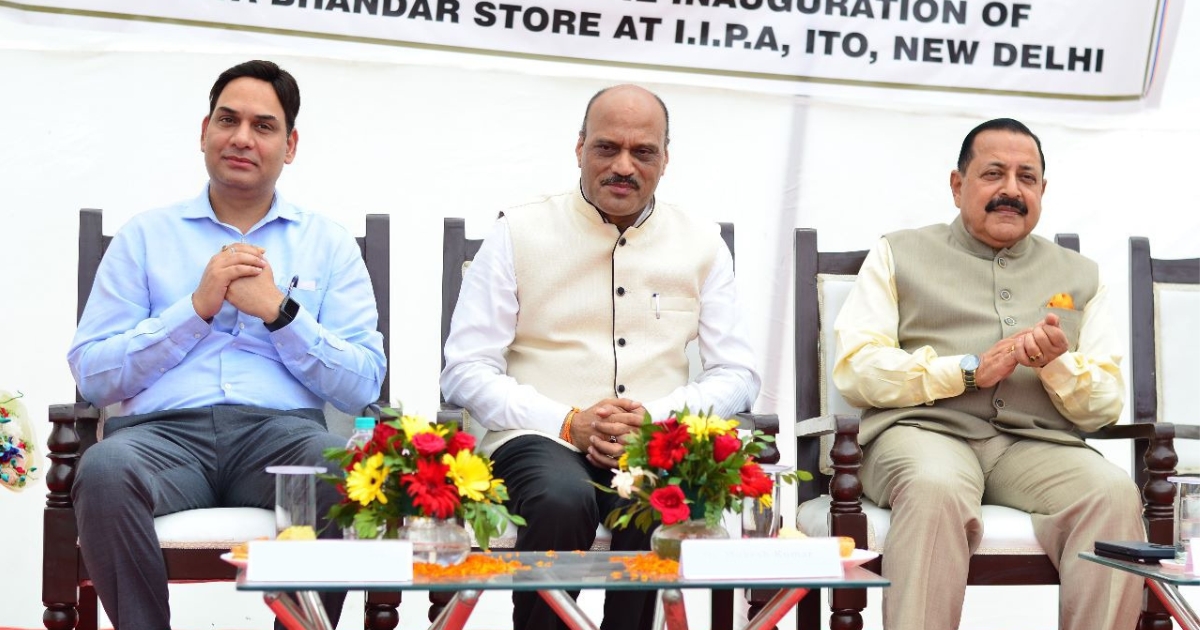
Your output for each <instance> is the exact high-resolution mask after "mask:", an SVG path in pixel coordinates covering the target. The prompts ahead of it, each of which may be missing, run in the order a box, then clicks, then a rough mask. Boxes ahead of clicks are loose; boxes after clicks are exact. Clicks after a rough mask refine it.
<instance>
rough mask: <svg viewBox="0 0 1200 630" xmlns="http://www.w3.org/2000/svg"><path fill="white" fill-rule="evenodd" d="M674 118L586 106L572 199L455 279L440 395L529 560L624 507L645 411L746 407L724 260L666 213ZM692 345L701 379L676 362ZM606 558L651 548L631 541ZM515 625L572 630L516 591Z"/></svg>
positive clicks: (633, 108) (543, 202)
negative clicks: (631, 444)
mask: <svg viewBox="0 0 1200 630" xmlns="http://www.w3.org/2000/svg"><path fill="white" fill-rule="evenodd" d="M668 132H669V127H668V117H667V109H666V106H665V105H663V103H662V101H661V100H659V99H658V97H657V96H655V95H654V94H651V93H650V92H648V91H646V90H644V89H642V88H639V87H636V86H631V85H623V86H617V87H613V88H608V89H606V90H602V91H601V92H599V93H598V94H596V96H594V97H593V98H592V100H591V101H590V102H589V103H588V107H587V110H586V111H585V114H584V122H583V127H582V129H581V130H580V132H579V139H578V142H577V143H576V147H575V154H576V156H577V158H578V161H579V168H580V172H581V176H580V181H579V186H578V187H576V188H575V189H573V190H571V191H569V192H567V193H564V194H561V195H556V196H551V197H546V198H543V199H540V200H538V201H536V202H533V203H529V204H526V205H523V206H518V207H515V208H510V209H508V210H505V211H504V212H503V213H502V215H501V218H500V220H498V221H497V222H496V224H495V225H494V226H493V228H492V231H491V233H490V234H488V236H487V238H486V239H485V241H484V243H483V245H482V247H481V248H480V250H479V253H478V254H477V255H476V256H475V258H474V260H473V262H472V263H471V265H470V267H469V268H468V270H467V272H466V273H465V274H464V276H463V285H462V291H461V293H460V294H459V299H458V305H457V307H456V309H455V312H454V319H453V321H452V323H451V327H450V336H449V338H448V339H447V341H446V348H445V356H446V368H445V370H444V371H443V372H442V378H441V385H442V392H443V393H444V395H445V397H446V400H447V401H448V402H451V403H455V404H458V405H461V406H463V407H464V408H465V409H466V410H467V411H468V412H469V415H470V423H471V425H473V426H471V427H470V428H472V430H473V431H475V432H476V433H477V435H479V436H480V447H481V449H482V450H483V451H484V452H486V453H488V454H490V455H491V457H492V460H493V462H494V464H495V467H494V472H495V474H496V476H498V477H500V478H503V479H504V480H505V482H506V485H507V486H508V491H509V496H510V498H511V501H510V504H509V508H510V510H512V511H513V512H515V513H517V514H520V515H521V516H523V517H524V518H525V520H526V521H527V522H528V526H526V527H523V528H521V530H520V531H519V533H518V537H517V548H518V549H521V550H550V549H553V550H560V551H566V550H576V549H587V548H589V547H590V546H591V544H592V542H593V539H594V538H595V533H596V527H597V525H598V524H599V523H600V522H601V520H602V519H603V518H604V517H605V516H607V515H608V513H609V512H611V511H612V510H613V509H614V508H616V507H617V506H618V505H619V502H620V501H622V500H621V499H619V498H618V497H617V496H616V495H614V494H608V493H604V492H601V491H599V490H597V489H596V488H595V487H594V486H593V485H591V483H590V482H596V483H598V484H600V485H602V486H608V485H609V482H610V481H611V479H612V468H613V467H614V466H615V465H616V461H617V458H618V457H620V455H621V453H622V450H623V443H622V439H623V436H625V435H626V434H627V433H630V432H632V431H634V430H635V429H636V427H639V426H640V425H641V423H642V421H643V418H644V416H645V414H647V413H649V414H650V416H651V417H652V418H654V419H655V420H661V419H665V418H667V417H668V415H669V414H670V412H671V411H672V410H678V409H682V408H683V407H684V406H685V405H686V406H688V407H689V408H691V409H704V410H708V409H709V408H711V409H712V410H713V411H714V412H715V413H717V414H721V415H723V416H729V415H732V414H734V413H736V412H739V411H745V410H748V409H749V408H750V405H751V404H752V403H753V402H754V399H755V398H756V397H757V395H758V388H759V383H760V381H759V377H758V374H757V373H756V372H755V370H754V368H753V367H752V363H753V356H752V353H751V351H750V346H749V343H748V341H747V339H746V335H745V333H744V331H743V327H742V325H741V322H740V320H739V317H738V309H737V294H736V291H735V288H734V277H733V259H732V257H731V255H730V252H729V250H728V249H727V248H726V247H725V244H724V241H722V240H721V237H720V231H719V229H718V226H717V225H716V224H714V223H711V222H706V221H701V220H698V219H695V218H692V217H691V216H689V215H687V214H686V213H684V212H682V211H680V210H679V209H677V208H674V207H672V206H670V205H667V204H663V203H659V202H657V201H656V199H655V197H654V191H655V188H656V187H657V186H658V181H659V179H660V178H661V177H662V175H663V172H664V170H665V169H666V165H667V159H668V154H667V143H668V139H669V133H668ZM693 339H698V342H699V348H700V358H701V362H702V364H703V366H702V368H703V371H702V373H701V374H700V375H699V376H698V377H697V378H696V379H694V380H692V381H691V382H689V378H688V374H689V369H688V360H687V357H686V356H685V353H684V350H685V346H687V344H688V342H690V341H692V340H693ZM612 548H613V549H614V550H643V549H648V548H649V534H648V533H645V532H641V531H639V530H638V529H637V528H626V529H623V530H617V531H614V532H613V539H612ZM653 596H654V593H652V592H638V591H613V592H610V593H608V595H607V597H606V600H605V606H604V622H603V624H602V626H601V627H602V628H606V629H610V630H634V629H636V628H649V627H650V625H651V621H652V619H653V612H654V605H653V604H654V602H653ZM513 601H514V606H513V627H514V628H518V629H522V630H541V629H543V628H545V629H550V628H565V627H566V626H565V624H563V623H562V622H561V621H559V620H558V618H557V617H556V616H555V614H554V613H553V611H552V610H551V609H550V608H549V606H547V605H546V604H545V603H544V602H542V601H541V599H540V597H538V595H537V594H536V593H515V594H514V596H513Z"/></svg>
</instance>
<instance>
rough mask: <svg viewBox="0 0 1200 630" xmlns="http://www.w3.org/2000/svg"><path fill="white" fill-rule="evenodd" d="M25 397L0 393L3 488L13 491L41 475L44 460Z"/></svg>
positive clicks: (0, 473)
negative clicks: (22, 398)
mask: <svg viewBox="0 0 1200 630" xmlns="http://www.w3.org/2000/svg"><path fill="white" fill-rule="evenodd" d="M22 396H24V394H22V393H21V392H17V394H16V395H15V396H14V395H12V394H10V393H9V392H6V391H3V390H0V486H3V487H5V488H8V489H9V490H12V491H13V492H19V491H21V490H23V489H25V486H26V485H28V484H29V483H30V482H32V481H36V480H37V478H38V477H40V476H41V460H42V457H41V453H40V452H39V451H38V443H37V438H36V437H35V435H34V432H33V426H32V425H30V424H29V420H28V419H27V418H28V415H29V414H28V413H27V412H26V411H25V405H24V404H22V403H21V401H20V399H21V397H22Z"/></svg>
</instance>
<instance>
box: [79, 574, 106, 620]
mask: <svg viewBox="0 0 1200 630" xmlns="http://www.w3.org/2000/svg"><path fill="white" fill-rule="evenodd" d="M76 628H77V630H100V602H99V598H98V597H96V587H94V586H92V584H91V583H90V582H88V583H87V584H85V585H84V586H81V587H79V625H78V626H76Z"/></svg>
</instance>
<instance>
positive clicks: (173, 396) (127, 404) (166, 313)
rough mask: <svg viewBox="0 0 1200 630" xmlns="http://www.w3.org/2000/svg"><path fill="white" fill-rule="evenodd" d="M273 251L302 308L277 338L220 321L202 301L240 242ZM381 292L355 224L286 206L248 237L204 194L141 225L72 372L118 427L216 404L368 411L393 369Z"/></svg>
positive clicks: (241, 316) (111, 271)
mask: <svg viewBox="0 0 1200 630" xmlns="http://www.w3.org/2000/svg"><path fill="white" fill-rule="evenodd" d="M239 241H240V242H244V243H251V244H253V245H257V246H259V247H262V248H264V249H265V250H266V253H265V254H264V256H265V257H266V259H267V261H268V262H269V263H270V264H271V268H272V270H273V272H274V275H275V284H276V285H277V286H278V287H279V289H280V290H281V291H286V290H287V287H288V285H289V284H290V283H291V281H292V277H293V276H296V277H297V279H298V280H297V283H296V287H295V288H294V289H292V292H291V296H292V298H293V299H295V300H296V301H297V302H299V303H300V305H301V309H300V313H299V315H297V317H296V318H295V320H294V321H292V323H291V324H288V325H287V326H284V327H283V328H281V329H279V330H278V331H275V332H269V331H268V330H267V329H266V327H265V326H263V322H262V320H261V319H259V318H257V317H254V316H252V315H247V314H245V313H242V312H239V311H238V310H237V309H236V308H234V307H233V305H231V304H229V303H228V302H226V303H225V305H224V306H223V307H222V308H221V311H220V312H219V313H218V314H217V315H216V317H214V318H213V321H212V324H211V325H210V324H208V323H206V322H205V321H204V320H203V319H201V318H200V316H198V315H197V314H196V311H195V309H194V307H193V306H192V292H193V291H195V290H196V288H197V287H198V286H199V284H200V277H201V275H202V274H203V272H204V268H205V266H206V265H207V264H208V261H209V259H210V258H212V256H213V255H214V254H216V253H218V252H219V251H220V250H221V247H222V246H225V245H228V244H230V243H234V242H239ZM377 319H378V314H377V311H376V308H375V297H374V293H373V292H372V290H371V280H370V277H369V276H368V275H367V269H366V265H365V264H364V263H363V260H362V255H361V254H360V250H359V248H358V245H357V243H356V242H355V240H354V238H353V236H352V235H351V234H350V233H349V232H348V231H347V230H346V229H345V228H343V227H342V226H341V225H339V224H337V223H335V222H334V221H331V220H330V219H328V218H325V217H322V216H320V215H317V214H313V213H311V212H308V211H306V210H304V209H301V208H298V207H296V206H294V205H292V204H290V203H288V202H286V201H284V200H283V199H282V198H280V196H279V195H278V193H276V195H275V199H274V201H273V202H272V204H271V209H270V210H269V211H268V212H267V214H266V216H265V217H263V219H262V220H261V221H259V222H258V224H256V225H255V226H254V227H253V228H251V229H250V231H249V232H248V233H246V234H244V235H243V234H242V233H241V232H239V231H238V230H237V229H236V228H234V227H232V226H229V225H225V224H222V223H220V222H219V221H218V220H217V218H216V215H215V214H214V213H213V210H212V206H211V205H210V204H209V200H208V187H207V186H205V189H204V191H203V192H202V193H201V194H200V196H198V197H196V198H195V199H192V200H190V201H185V202H182V203H179V204H177V205H174V206H170V207H167V208H161V209H158V210H151V211H149V212H144V213H142V214H139V215H137V216H135V217H134V218H132V219H131V220H130V221H129V222H128V223H127V224H126V225H125V226H124V227H123V228H122V229H121V230H120V231H119V232H118V233H117V235H116V236H115V237H114V238H113V240H112V243H111V244H110V245H109V247H108V250H107V251H106V253H105V255H104V259H103V261H102V262H101V263H100V269H99V271H98V272H97V275H96V282H95V284H94V285H93V287H92V292H91V297H90V298H89V299H88V303H87V307H86V309H85V310H84V312H83V318H82V320H81V321H80V322H79V328H78V329H77V330H76V332H75V339H74V341H73V342H72V343H71V349H70V351H69V352H68V354H67V361H68V363H69V364H70V366H71V372H72V374H74V376H75V382H76V383H78V385H79V390H80V392H82V394H83V397H84V398H85V399H87V400H88V401H89V402H92V403H93V404H96V405H99V406H107V405H110V404H113V403H118V404H119V406H118V408H117V411H116V413H117V415H131V414H141V413H149V412H153V411H161V410H164V409H186V408H194V407H207V406H212V405H257V406H260V407H268V408H272V409H281V410H286V409H297V408H320V407H322V406H323V403H324V402H325V401H328V402H329V403H331V404H332V405H333V406H334V407H337V408H338V409H341V410H342V411H345V412H348V413H356V412H357V411H359V410H361V409H362V408H363V407H364V406H366V405H367V404H369V403H371V402H374V401H375V400H376V398H377V397H378V395H379V388H380V385H381V383H382V382H383V376H384V372H385V370H386V359H385V358H384V353H383V336H382V335H381V334H380V333H379V332H378V331H377V330H376V329H375V327H376V323H377Z"/></svg>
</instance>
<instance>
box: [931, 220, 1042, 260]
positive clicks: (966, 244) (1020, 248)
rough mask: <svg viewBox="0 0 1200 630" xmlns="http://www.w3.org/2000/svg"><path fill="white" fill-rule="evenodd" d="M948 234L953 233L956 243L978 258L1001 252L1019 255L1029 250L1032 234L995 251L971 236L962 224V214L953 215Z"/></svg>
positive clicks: (992, 256)
mask: <svg viewBox="0 0 1200 630" xmlns="http://www.w3.org/2000/svg"><path fill="white" fill-rule="evenodd" d="M950 234H951V235H953V237H954V240H955V241H957V242H958V244H959V245H961V246H962V247H963V249H966V250H967V251H969V252H971V253H972V254H973V255H975V256H977V257H979V258H988V259H991V258H995V257H996V256H997V255H999V254H1001V253H1005V254H1007V255H1009V256H1013V257H1018V256H1021V255H1022V254H1024V253H1025V252H1027V251H1029V241H1030V240H1032V236H1029V235H1027V236H1026V237H1025V238H1023V239H1021V240H1019V241H1017V242H1016V243H1014V244H1013V246H1012V247H1005V248H1004V249H1001V250H1000V251H996V250H994V249H992V246H991V245H988V244H987V243H984V242H983V241H981V240H979V239H977V238H975V237H974V236H971V233H970V232H968V231H967V226H966V225H965V224H963V220H962V215H959V216H957V217H954V221H953V222H951V223H950Z"/></svg>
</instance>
